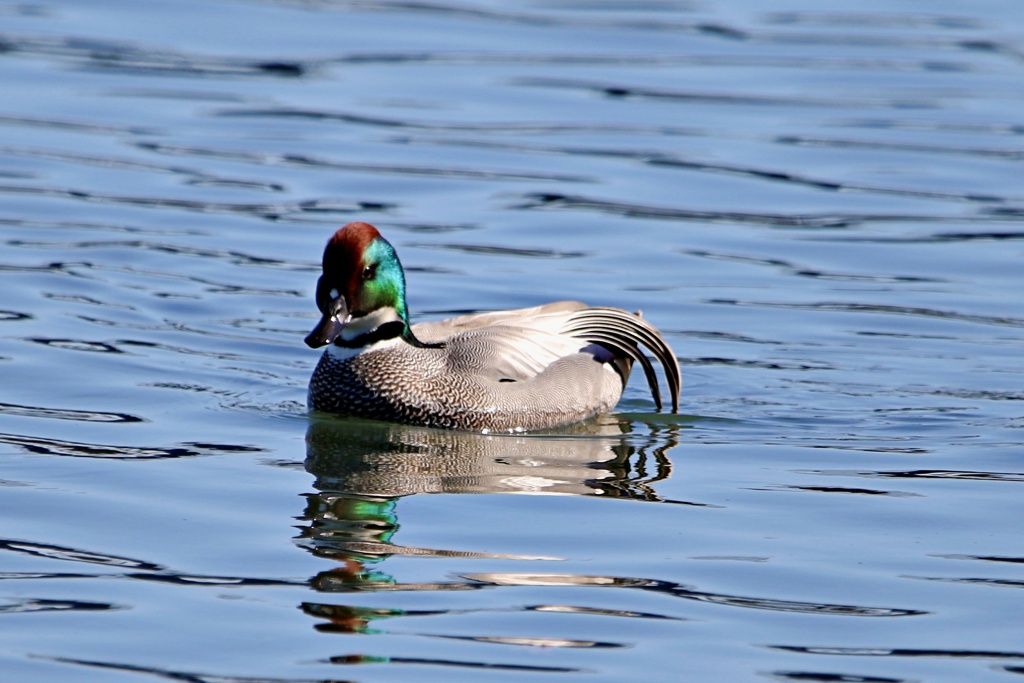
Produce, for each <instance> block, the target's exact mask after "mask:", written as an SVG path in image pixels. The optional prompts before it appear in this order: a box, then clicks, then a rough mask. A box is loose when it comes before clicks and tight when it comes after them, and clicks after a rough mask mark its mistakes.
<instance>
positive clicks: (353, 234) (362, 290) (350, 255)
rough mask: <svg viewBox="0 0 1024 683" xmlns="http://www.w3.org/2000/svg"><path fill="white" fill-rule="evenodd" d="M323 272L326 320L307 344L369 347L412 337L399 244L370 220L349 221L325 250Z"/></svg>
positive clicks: (320, 289)
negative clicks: (396, 245) (380, 231)
mask: <svg viewBox="0 0 1024 683" xmlns="http://www.w3.org/2000/svg"><path fill="white" fill-rule="evenodd" d="M323 271H324V272H323V275H321V276H320V279H319V280H318V281H317V285H316V305H317V308H319V309H320V313H321V314H322V316H323V317H322V318H320V322H319V323H318V324H317V326H316V327H315V328H313V331H312V332H310V333H309V335H308V336H307V337H306V344H307V345H309V346H310V347H311V348H314V349H315V348H317V347H319V346H323V345H325V344H332V343H333V344H337V345H339V346H353V347H359V346H366V345H368V344H371V343H373V342H375V341H379V340H381V339H390V338H392V337H398V336H407V337H409V338H411V337H412V334H411V332H410V330H409V317H408V314H407V312H406V308H405V275H404V273H403V272H402V264H401V263H399V261H398V255H397V254H396V253H395V248H394V247H392V246H391V244H390V243H389V242H388V241H387V240H386V239H384V238H383V237H381V235H380V233H379V232H377V228H375V227H373V226H372V225H370V224H369V223H349V224H348V225H346V226H345V227H343V228H341V229H340V230H338V231H337V232H336V233H334V236H333V237H331V239H330V240H328V242H327V247H326V248H325V249H324V259H323Z"/></svg>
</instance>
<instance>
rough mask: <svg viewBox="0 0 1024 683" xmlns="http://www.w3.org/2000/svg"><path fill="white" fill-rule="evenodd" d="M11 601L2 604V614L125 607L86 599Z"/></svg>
mask: <svg viewBox="0 0 1024 683" xmlns="http://www.w3.org/2000/svg"><path fill="white" fill-rule="evenodd" d="M9 600H11V602H10V603H9V604H7V605H0V614H24V613H26V612H105V611H109V610H116V609H124V608H123V607H121V606H119V605H115V604H114V603H110V602H88V601H85V600H52V599H48V598H9Z"/></svg>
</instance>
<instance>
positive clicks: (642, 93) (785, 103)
mask: <svg viewBox="0 0 1024 683" xmlns="http://www.w3.org/2000/svg"><path fill="white" fill-rule="evenodd" d="M513 84H515V85H525V86H532V87H540V88H558V89H561V90H583V91H587V92H593V93H597V94H600V95H605V96H607V97H613V98H622V99H639V100H660V101H675V102H684V103H690V102H700V103H703V104H727V105H740V106H744V107H749V106H757V107H765V106H771V107H800V108H810V107H831V108H836V107H869V106H876V107H877V106H880V105H885V106H887V107H889V108H900V109H902V108H907V107H914V108H917V109H936V108H938V104H937V103H935V102H931V101H927V100H888V99H880V98H875V99H856V98H842V99H840V98H830V99H825V98H813V97H778V96H773V95H746V94H730V93H713V92H696V91H685V90H664V89H659V88H644V87H640V86H634V85H621V84H610V83H598V82H594V81H587V80H582V79H572V78H539V77H531V78H519V79H515V80H514V81H513Z"/></svg>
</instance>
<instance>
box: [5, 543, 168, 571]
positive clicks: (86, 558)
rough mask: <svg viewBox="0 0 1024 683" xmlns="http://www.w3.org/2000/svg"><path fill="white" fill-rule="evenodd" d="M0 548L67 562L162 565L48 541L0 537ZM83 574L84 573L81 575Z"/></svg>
mask: <svg viewBox="0 0 1024 683" xmlns="http://www.w3.org/2000/svg"><path fill="white" fill-rule="evenodd" d="M0 550H7V551H11V552H18V553H24V554H26V555H34V556H36V557H45V558H47V559H50V560H65V561H69V562H86V563H89V564H102V565H106V566H109V567H126V568H130V569H140V570H146V571H163V569H164V568H163V567H161V566H160V565H158V564H153V563H152V562H144V561H142V560H136V559H132V558H130V557H123V556H118V555H107V554H105V553H95V552H92V551H88V550H79V549H78V548H69V547H67V546H61V545H52V544H49V543H35V542H33V541H19V540H16V539H0ZM83 576H85V575H83Z"/></svg>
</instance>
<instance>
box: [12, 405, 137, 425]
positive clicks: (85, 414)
mask: <svg viewBox="0 0 1024 683" xmlns="http://www.w3.org/2000/svg"><path fill="white" fill-rule="evenodd" d="M0 413H2V414H5V415H18V416H20V417H45V418H51V419H56V420H74V421H76V422H122V423H123V422H144V420H143V419H142V418H141V417H138V416H136V415H130V414H128V413H105V412H102V411H97V410H72V409H70V408H46V407H43V406H24V405H19V404H17V403H0Z"/></svg>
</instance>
